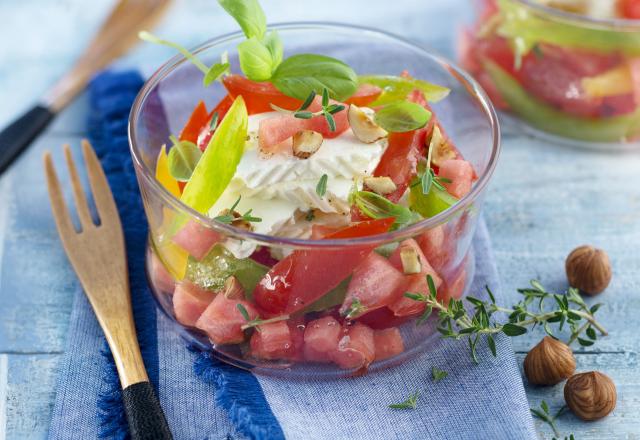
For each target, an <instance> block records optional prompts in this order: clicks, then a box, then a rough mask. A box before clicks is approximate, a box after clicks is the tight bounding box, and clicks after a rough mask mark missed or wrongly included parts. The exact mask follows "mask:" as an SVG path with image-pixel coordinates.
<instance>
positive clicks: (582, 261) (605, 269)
mask: <svg viewBox="0 0 640 440" xmlns="http://www.w3.org/2000/svg"><path fill="white" fill-rule="evenodd" d="M565 267H566V270H567V278H568V279H569V284H570V285H571V287H575V288H577V289H580V290H581V291H582V292H584V293H586V294H587V295H597V294H598V293H600V292H602V291H603V290H604V289H606V288H607V286H608V285H609V282H610V281H611V263H610V262H609V256H608V255H607V253H606V252H605V251H603V250H602V249H596V248H594V247H593V246H586V245H585V246H580V247H577V248H575V249H574V250H573V251H571V253H570V254H569V256H568V257H567V261H566V262H565Z"/></svg>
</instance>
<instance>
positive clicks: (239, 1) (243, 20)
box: [218, 0, 267, 40]
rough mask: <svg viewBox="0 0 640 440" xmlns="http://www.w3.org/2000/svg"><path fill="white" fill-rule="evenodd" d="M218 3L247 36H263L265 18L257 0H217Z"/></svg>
mask: <svg viewBox="0 0 640 440" xmlns="http://www.w3.org/2000/svg"><path fill="white" fill-rule="evenodd" d="M218 3H220V6H222V7H223V8H224V10H225V11H227V13H229V15H231V16H232V17H233V18H234V19H235V20H236V21H237V22H238V24H239V25H240V27H241V28H242V32H244V34H245V35H246V37H247V38H254V37H255V38H257V39H259V40H261V39H262V37H264V34H265V33H266V32H267V18H266V17H265V15H264V11H263V10H262V7H261V6H260V3H259V2H258V0H218Z"/></svg>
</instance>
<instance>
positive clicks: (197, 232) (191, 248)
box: [172, 220, 222, 260]
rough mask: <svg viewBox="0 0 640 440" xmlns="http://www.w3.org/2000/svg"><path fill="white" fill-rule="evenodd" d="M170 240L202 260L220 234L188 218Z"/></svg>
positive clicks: (220, 238) (218, 239) (220, 237)
mask: <svg viewBox="0 0 640 440" xmlns="http://www.w3.org/2000/svg"><path fill="white" fill-rule="evenodd" d="M172 240H173V242H174V243H175V244H177V245H178V246H180V247H181V248H182V249H184V250H185V251H187V252H188V253H189V254H190V255H191V256H192V257H193V258H195V259H196V260H202V259H203V258H204V257H206V256H207V254H208V253H209V251H210V250H211V248H212V247H213V245H214V244H216V243H217V242H219V241H220V240H222V236H221V235H220V234H219V233H217V232H216V231H214V230H213V229H210V228H208V227H206V226H204V225H203V224H201V223H200V222H198V221H196V220H189V221H188V222H187V223H186V224H185V225H184V226H183V227H182V229H180V230H179V231H178V232H177V233H176V235H174V236H173V238H172Z"/></svg>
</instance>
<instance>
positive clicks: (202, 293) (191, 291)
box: [173, 282, 215, 326]
mask: <svg viewBox="0 0 640 440" xmlns="http://www.w3.org/2000/svg"><path fill="white" fill-rule="evenodd" d="M214 297H215V293H214V292H212V291H210V290H205V289H203V288H201V287H199V286H197V285H196V284H193V283H189V282H182V283H180V284H178V285H177V286H176V290H175V292H174V293H173V312H174V313H175V315H176V319H177V320H178V322H179V323H181V324H184V325H188V326H193V325H195V324H196V321H198V318H200V316H201V315H202V313H203V312H204V311H205V309H206V308H207V307H208V306H209V304H210V303H211V301H213V299H214Z"/></svg>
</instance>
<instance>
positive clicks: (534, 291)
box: [404, 275, 607, 363]
mask: <svg viewBox="0 0 640 440" xmlns="http://www.w3.org/2000/svg"><path fill="white" fill-rule="evenodd" d="M427 284H428V286H429V294H428V295H424V294H422V293H412V292H407V293H405V294H404V296H406V297H407V298H410V299H413V300H415V301H421V302H424V303H425V310H424V313H423V314H422V316H421V317H420V318H419V319H418V320H417V324H422V323H424V322H425V321H426V319H427V318H428V317H429V316H430V315H431V314H432V312H433V311H434V310H435V311H436V312H437V314H438V324H437V327H436V329H437V330H438V332H440V333H441V335H442V337H443V338H450V339H456V340H460V339H467V341H468V344H469V349H470V351H471V358H472V359H473V361H474V362H475V363H478V362H479V361H478V356H477V347H478V343H479V342H480V341H481V340H482V339H486V341H487V345H488V347H489V350H490V351H491V353H492V354H493V356H497V351H496V343H495V339H494V336H495V335H496V334H498V333H504V334H505V335H507V336H511V337H514V336H520V335H523V334H525V333H527V327H531V328H535V327H536V326H538V325H540V326H542V327H543V328H544V330H545V332H546V333H547V334H548V335H549V336H552V337H555V336H554V334H553V331H552V329H551V325H550V324H554V323H557V324H558V330H559V331H562V329H563V328H564V326H565V325H567V326H568V327H569V329H570V330H571V336H570V337H569V339H568V341H567V344H568V345H569V344H571V343H572V342H574V341H576V340H577V341H578V342H579V343H580V344H581V345H583V346H587V345H592V344H593V341H594V340H595V338H596V336H597V333H596V330H597V332H599V333H600V334H601V335H605V336H606V335H607V331H606V330H605V328H604V327H603V326H602V325H601V324H600V323H598V321H596V319H595V316H594V315H595V313H596V312H597V310H598V308H599V307H600V304H596V305H594V306H592V307H591V308H589V307H588V306H587V305H586V303H585V302H584V300H583V299H582V297H581V296H580V294H579V293H578V290H577V289H574V288H570V289H569V290H568V291H567V293H566V294H564V295H560V294H557V293H551V292H548V291H547V290H546V289H545V288H544V287H543V286H542V285H541V284H540V282H539V281H536V280H533V281H531V287H530V288H525V289H518V292H519V293H520V294H521V295H523V296H524V299H522V300H521V301H519V302H518V303H516V304H515V305H513V306H512V307H511V308H506V307H501V306H498V305H497V304H496V300H495V297H494V295H493V293H492V292H491V289H489V287H488V286H486V290H487V293H488V295H489V299H490V300H489V301H482V300H480V299H478V298H475V297H473V296H467V297H466V301H467V302H468V303H470V304H471V306H472V311H471V312H468V311H467V309H465V306H464V303H463V301H462V300H457V299H453V298H452V299H450V300H449V302H448V303H445V302H444V301H441V300H439V299H438V298H437V292H436V288H435V284H434V282H433V278H431V276H430V275H427ZM546 300H548V301H549V302H550V301H551V300H553V301H554V305H555V307H554V308H553V309H551V310H548V309H546V308H545V301H546ZM496 312H501V313H505V314H507V316H508V320H507V322H504V323H501V322H497V321H495V319H494V317H493V315H494V314H495V313H496ZM583 333H585V334H586V335H587V339H585V338H582V337H581V335H582V334H583Z"/></svg>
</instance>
